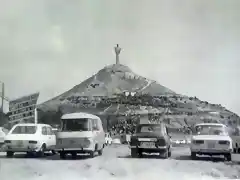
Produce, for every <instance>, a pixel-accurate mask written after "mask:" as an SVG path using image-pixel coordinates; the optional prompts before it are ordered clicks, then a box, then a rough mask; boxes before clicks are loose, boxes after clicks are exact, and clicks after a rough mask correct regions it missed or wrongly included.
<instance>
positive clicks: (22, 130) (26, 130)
mask: <svg viewBox="0 0 240 180" xmlns="http://www.w3.org/2000/svg"><path fill="white" fill-rule="evenodd" d="M36 132H37V126H16V127H15V128H14V129H13V131H12V133H11V134H35V133H36Z"/></svg>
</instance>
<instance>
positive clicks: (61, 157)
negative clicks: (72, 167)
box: [60, 151, 66, 159]
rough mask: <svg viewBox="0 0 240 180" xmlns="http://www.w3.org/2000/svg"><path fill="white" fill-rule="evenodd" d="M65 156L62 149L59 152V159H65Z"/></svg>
mask: <svg viewBox="0 0 240 180" xmlns="http://www.w3.org/2000/svg"><path fill="white" fill-rule="evenodd" d="M65 158H66V153H65V152H64V151H61V152H60V159H65Z"/></svg>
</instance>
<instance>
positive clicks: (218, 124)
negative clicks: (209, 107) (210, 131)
mask: <svg viewBox="0 0 240 180" xmlns="http://www.w3.org/2000/svg"><path fill="white" fill-rule="evenodd" d="M204 125H205V126H206V125H209V126H223V127H227V126H226V125H225V124H221V123H200V124H196V125H195V126H204Z"/></svg>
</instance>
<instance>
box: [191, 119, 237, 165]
mask: <svg viewBox="0 0 240 180" xmlns="http://www.w3.org/2000/svg"><path fill="white" fill-rule="evenodd" d="M190 149H191V158H192V159H195V158H196V155H210V156H213V155H224V156H225V158H226V159H227V160H228V161H231V153H232V151H233V145H232V139H231V137H230V136H229V133H228V129H227V126H225V125H224V124H219V123H202V124H197V125H196V126H195V133H194V134H193V135H192V138H191V144H190Z"/></svg>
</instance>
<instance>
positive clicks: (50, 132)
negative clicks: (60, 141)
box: [47, 127, 56, 146]
mask: <svg viewBox="0 0 240 180" xmlns="http://www.w3.org/2000/svg"><path fill="white" fill-rule="evenodd" d="M47 132H48V136H49V137H48V139H49V145H50V146H55V145H56V135H55V133H54V132H53V130H52V128H51V127H47Z"/></svg>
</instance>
